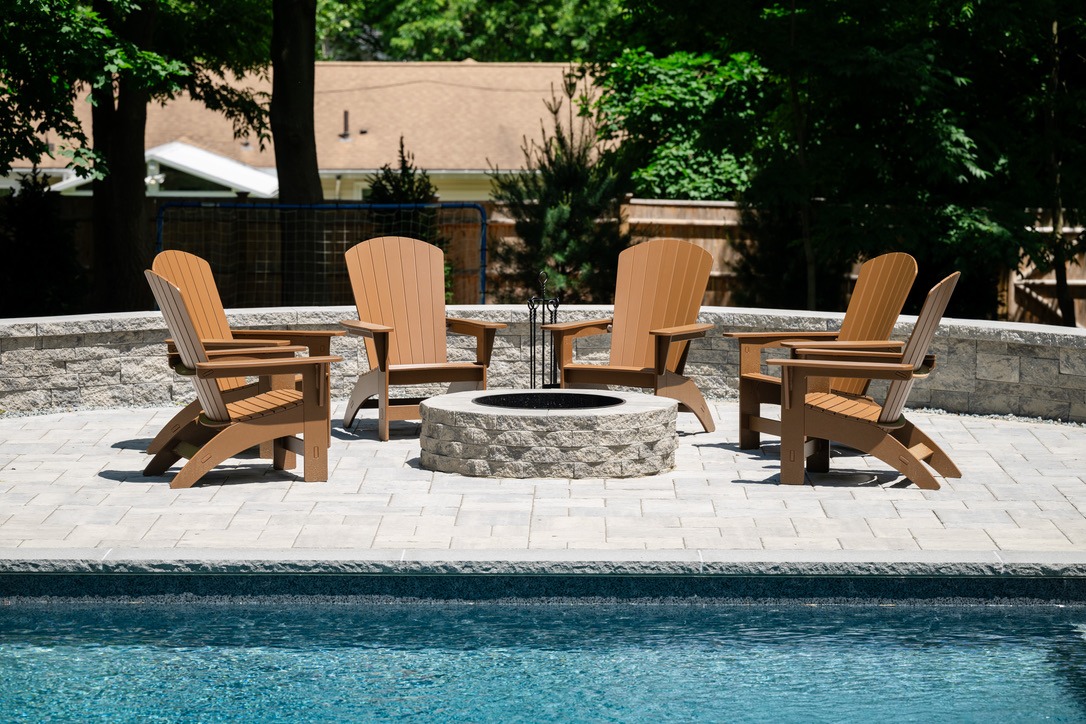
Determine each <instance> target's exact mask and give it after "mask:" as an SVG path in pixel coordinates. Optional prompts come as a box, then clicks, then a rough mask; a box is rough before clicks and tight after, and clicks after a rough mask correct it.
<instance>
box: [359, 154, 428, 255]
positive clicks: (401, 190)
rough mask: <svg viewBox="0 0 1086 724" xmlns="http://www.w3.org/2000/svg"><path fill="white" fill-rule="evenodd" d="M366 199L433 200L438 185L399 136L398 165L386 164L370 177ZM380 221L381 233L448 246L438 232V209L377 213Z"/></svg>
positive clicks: (394, 201)
mask: <svg viewBox="0 0 1086 724" xmlns="http://www.w3.org/2000/svg"><path fill="white" fill-rule="evenodd" d="M369 183H370V187H369V191H368V193H367V194H366V201H367V202H368V203H371V204H387V205H399V204H433V203H434V201H435V200H436V199H437V188H436V187H435V186H434V184H433V182H432V181H430V174H428V173H426V171H425V170H422V169H419V168H417V167H416V166H415V155H414V154H413V153H411V152H410V151H408V150H406V149H405V148H404V142H403V136H400V151H399V158H398V161H397V165H396V168H393V167H392V165H391V164H387V163H386V164H385V165H384V166H382V167H381V168H380V169H378V170H377V173H376V174H374V175H373V176H372V177H370V179H369ZM378 219H379V223H378V225H377V227H378V229H379V230H380V231H379V233H380V234H381V235H382V236H409V237H412V238H415V239H421V240H423V241H426V242H429V243H431V244H436V245H437V246H440V247H442V248H444V247H445V240H444V239H442V238H441V236H440V234H439V233H438V225H437V210H436V209H434V208H429V209H427V208H415V209H404V210H389V211H385V212H380V213H378Z"/></svg>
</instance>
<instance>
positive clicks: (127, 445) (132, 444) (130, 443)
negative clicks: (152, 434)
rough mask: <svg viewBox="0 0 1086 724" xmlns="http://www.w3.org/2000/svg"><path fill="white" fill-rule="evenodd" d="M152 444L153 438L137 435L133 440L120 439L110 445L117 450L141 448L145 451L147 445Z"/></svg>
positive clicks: (141, 450)
mask: <svg viewBox="0 0 1086 724" xmlns="http://www.w3.org/2000/svg"><path fill="white" fill-rule="evenodd" d="M150 444H151V438H149V437H137V438H133V439H132V440H118V441H117V442H115V443H113V444H112V445H110V447H111V448H113V449H115V450H139V451H140V452H145V451H146V450H147V446H148V445H150Z"/></svg>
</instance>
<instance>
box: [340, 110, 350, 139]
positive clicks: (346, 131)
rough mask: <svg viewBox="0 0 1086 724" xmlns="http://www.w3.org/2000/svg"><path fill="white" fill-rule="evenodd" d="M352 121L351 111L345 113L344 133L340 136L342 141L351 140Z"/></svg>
mask: <svg viewBox="0 0 1086 724" xmlns="http://www.w3.org/2000/svg"><path fill="white" fill-rule="evenodd" d="M350 119H351V114H350V112H349V111H343V133H341V134H339V137H340V138H341V139H343V140H344V141H346V140H348V139H350V137H351V131H350Z"/></svg>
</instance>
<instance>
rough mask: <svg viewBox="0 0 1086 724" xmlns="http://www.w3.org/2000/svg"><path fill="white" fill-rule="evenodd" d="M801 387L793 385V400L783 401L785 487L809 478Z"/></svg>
mask: <svg viewBox="0 0 1086 724" xmlns="http://www.w3.org/2000/svg"><path fill="white" fill-rule="evenodd" d="M801 387H802V386H801V385H792V389H791V395H792V400H791V401H789V400H781V402H782V405H781V482H782V483H784V484H785V485H803V483H804V482H806V478H807V475H806V470H807V456H806V455H805V454H804V448H805V445H804V443H805V442H806V434H805V425H806V422H805V409H804V408H805V406H804V404H803V397H804V395H803V390H802V389H801ZM755 399H757V398H755Z"/></svg>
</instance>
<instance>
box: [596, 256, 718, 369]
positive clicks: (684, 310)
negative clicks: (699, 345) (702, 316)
mask: <svg viewBox="0 0 1086 724" xmlns="http://www.w3.org/2000/svg"><path fill="white" fill-rule="evenodd" d="M712 268H713V256H712V254H710V253H709V252H707V251H706V250H705V249H702V248H701V247H700V246H697V245H696V244H691V243H690V242H688V241H683V240H681V239H654V240H653V241H647V242H644V243H641V244H637V245H635V246H631V247H630V248H628V249H626V250H625V251H623V252H622V253H621V254H619V256H618V275H617V279H616V281H615V315H614V322H613V324H612V330H611V364H612V365H619V366H631V367H652V366H653V364H654V362H653V358H654V354H655V342H654V341H653V337H652V335H651V334H649V330H652V329H660V328H663V327H678V326H681V325H685V324H693V323H694V322H696V321H697V318H698V311H699V310H700V309H701V302H702V299H703V298H704V297H705V288H706V286H708V284H709V272H710V271H712ZM688 344H689V343H687V342H683V343H681V344H675V345H672V349H671V352H670V353H669V354H668V360H667V369H669V370H672V371H680V372H681V370H679V369H678V368H679V366H680V364H681V361H682V360H683V359H684V358H685V354H686V348H687V345H688Z"/></svg>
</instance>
